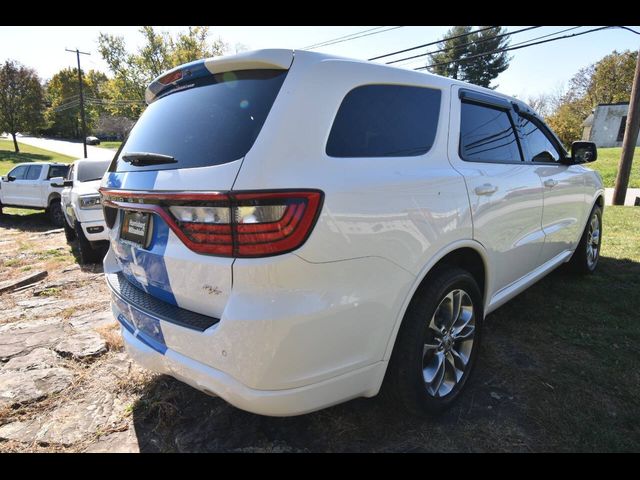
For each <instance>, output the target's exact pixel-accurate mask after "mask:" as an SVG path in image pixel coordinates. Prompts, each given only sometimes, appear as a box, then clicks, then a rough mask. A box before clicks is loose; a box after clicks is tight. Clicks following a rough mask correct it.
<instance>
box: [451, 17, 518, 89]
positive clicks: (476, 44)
mask: <svg viewBox="0 0 640 480" xmlns="http://www.w3.org/2000/svg"><path fill="white" fill-rule="evenodd" d="M506 32H507V31H506V29H503V28H498V29H490V30H484V31H482V32H478V33H474V34H473V35H471V38H470V40H469V41H470V42H473V43H472V44H471V45H469V47H468V49H469V60H467V61H465V62H464V64H463V71H464V80H465V81H467V82H469V83H473V84H475V85H480V86H481V87H487V88H488V87H489V85H490V84H491V81H492V80H493V79H494V78H496V77H497V76H498V75H500V74H501V73H502V72H504V71H505V70H506V69H507V68H509V62H510V61H511V58H510V57H509V55H508V53H507V52H501V51H500V50H502V49H503V48H505V47H507V46H508V45H509V37H508V36H505V37H500V38H496V37H498V36H499V35H502V34H504V33H506ZM474 57H475V58H474ZM497 86H498V85H494V86H493V87H491V88H496V87H497Z"/></svg>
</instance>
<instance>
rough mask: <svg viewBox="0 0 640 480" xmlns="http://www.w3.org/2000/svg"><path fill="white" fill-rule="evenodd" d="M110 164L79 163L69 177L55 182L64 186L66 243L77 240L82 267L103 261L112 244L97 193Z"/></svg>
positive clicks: (76, 162)
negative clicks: (109, 245)
mask: <svg viewBox="0 0 640 480" xmlns="http://www.w3.org/2000/svg"><path fill="white" fill-rule="evenodd" d="M109 163H111V162H110V160H91V159H80V160H76V161H75V162H73V164H72V165H71V168H69V171H68V173H67V176H66V178H64V179H63V178H58V179H56V181H57V182H58V183H62V184H63V185H64V190H62V210H63V212H64V217H65V224H64V233H65V236H66V238H67V241H69V242H70V241H73V240H76V239H77V240H78V254H79V261H80V263H81V264H86V263H95V262H101V261H102V258H103V257H104V253H105V250H106V247H107V246H108V244H109V236H108V234H107V228H106V225H105V222H104V216H103V215H102V205H101V204H100V193H99V192H98V188H99V187H100V181H101V180H102V176H103V175H104V173H105V172H106V171H107V167H109Z"/></svg>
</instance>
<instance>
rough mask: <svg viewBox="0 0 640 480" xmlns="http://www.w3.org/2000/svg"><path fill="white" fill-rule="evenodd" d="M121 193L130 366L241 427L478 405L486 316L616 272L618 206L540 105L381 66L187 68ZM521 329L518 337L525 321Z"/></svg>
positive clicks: (584, 147)
mask: <svg viewBox="0 0 640 480" xmlns="http://www.w3.org/2000/svg"><path fill="white" fill-rule="evenodd" d="M146 100H147V102H148V104H149V106H148V108H147V109H146V110H145V112H144V113H143V114H142V116H141V118H140V120H139V121H138V123H137V124H136V125H135V127H134V128H133V130H132V131H131V133H130V135H129V137H128V139H127V140H126V143H125V144H124V145H123V146H122V148H121V150H120V151H119V153H118V154H117V155H116V157H115V158H114V161H113V163H112V164H111V166H110V168H109V171H108V173H107V174H106V175H105V177H104V179H103V182H102V187H101V193H102V198H103V208H104V213H105V218H106V222H107V226H108V227H109V229H110V230H109V231H110V249H109V252H108V253H107V256H106V257H105V260H104V268H105V273H106V277H107V282H108V284H109V287H110V289H111V292H112V300H113V302H112V308H113V312H114V315H115V317H116V318H117V319H118V321H119V322H120V323H121V326H122V328H121V331H122V335H123V337H124V341H125V345H126V349H127V351H128V352H129V354H130V355H131V356H132V357H133V358H134V359H135V360H137V361H138V362H139V363H140V364H141V365H143V366H145V367H147V368H149V369H151V370H154V371H157V372H163V373H166V374H168V375H172V376H174V377H175V378H177V379H180V380H182V381H183V382H186V383H188V384H189V385H191V386H193V387H195V388H197V389H200V390H202V391H204V392H207V393H209V394H213V395H218V396H220V397H222V398H223V399H225V400H226V401H228V402H229V403H231V404H233V405H235V406H236V407H238V408H241V409H245V410H248V411H251V412H256V413H260V414H265V415H283V416H284V415H296V414H302V413H306V412H311V411H314V410H318V409H321V408H324V407H328V406H330V405H334V404H337V403H340V402H344V401H346V400H349V399H352V398H356V397H372V396H374V395H376V394H377V393H378V392H379V390H380V388H381V386H382V385H383V380H384V388H385V389H386V390H388V391H389V394H390V395H391V396H392V397H395V398H396V401H397V403H396V404H397V405H398V406H404V407H405V408H406V409H407V410H409V411H411V412H417V413H426V412H437V411H441V410H442V409H444V408H447V407H448V406H449V405H450V404H451V403H452V402H453V401H454V400H455V399H456V398H458V396H459V395H460V393H461V392H462V391H463V388H464V386H465V384H466V382H467V380H468V379H469V375H470V374H471V372H472V369H473V366H474V364H475V360H476V356H477V354H478V349H479V343H480V339H481V332H482V325H483V320H484V318H485V316H486V315H487V314H488V313H490V312H492V311H493V310H495V309H496V308H498V307H499V306H500V305H502V304H504V303H505V302H506V301H508V300H510V299H512V298H513V297H515V296H516V295H517V294H518V293H520V292H522V291H523V290H524V289H526V288H527V287H529V286H530V285H532V284H533V283H534V282H536V281H538V280H539V279H541V278H542V277H543V276H545V275H546V274H547V273H549V272H551V271H552V270H553V269H555V268H556V267H558V266H560V265H562V264H563V263H566V262H569V263H570V265H571V267H573V268H574V269H575V270H577V271H580V272H583V273H590V272H593V271H594V270H595V268H596V266H597V264H598V257H599V253H600V242H601V231H602V223H601V220H602V209H603V199H604V189H603V186H602V181H601V178H600V177H599V175H598V174H597V173H595V172H593V171H592V170H589V169H588V168H585V166H584V165H583V163H585V162H589V161H593V160H595V159H596V155H597V152H596V149H595V145H594V144H592V143H587V142H575V143H574V144H573V146H572V148H571V153H570V154H569V153H568V152H566V151H565V149H564V147H563V146H562V144H561V143H560V142H559V140H558V138H557V137H556V136H555V135H554V134H553V132H552V131H551V130H550V129H549V128H548V127H547V126H546V125H545V123H544V122H543V121H542V119H540V117H539V116H538V115H536V114H535V113H534V112H533V111H532V110H531V109H530V108H529V107H528V106H527V105H525V104H524V103H522V102H521V101H519V100H517V99H515V98H511V97H508V96H506V95H502V94H499V93H497V92H494V91H492V90H489V89H485V88H481V87H477V86H474V85H469V84H466V83H464V82H460V81H456V80H452V79H448V78H443V77H439V76H436V75H431V74H425V73H418V72H415V71H409V70H405V69H400V68H393V67H390V66H384V65H380V64H375V63H370V62H365V61H359V60H350V59H345V58H338V57H333V56H330V55H324V54H319V53H312V52H305V51H296V52H295V53H294V52H292V51H290V50H261V51H256V52H246V53H241V54H238V55H234V56H229V57H222V58H215V59H208V60H201V61H196V62H192V63H189V64H186V65H182V66H179V67H177V68H175V69H173V70H171V71H169V72H167V73H166V74H164V75H162V76H161V77H159V78H158V79H156V80H155V81H154V82H153V83H151V85H150V86H149V88H148V89H147V92H146ZM520 320H522V319H517V318H516V319H514V321H520Z"/></svg>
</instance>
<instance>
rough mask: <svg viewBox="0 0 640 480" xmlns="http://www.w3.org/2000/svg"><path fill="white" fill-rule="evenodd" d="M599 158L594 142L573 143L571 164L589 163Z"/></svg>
mask: <svg viewBox="0 0 640 480" xmlns="http://www.w3.org/2000/svg"><path fill="white" fill-rule="evenodd" d="M597 158H598V149H597V148H596V144H595V143H593V142H573V143H572V144H571V162H572V163H574V164H575V163H589V162H594V161H595V160H596V159H597Z"/></svg>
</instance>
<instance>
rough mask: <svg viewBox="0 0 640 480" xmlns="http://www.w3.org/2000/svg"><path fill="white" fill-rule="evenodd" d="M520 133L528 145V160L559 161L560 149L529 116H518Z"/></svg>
mask: <svg viewBox="0 0 640 480" xmlns="http://www.w3.org/2000/svg"><path fill="white" fill-rule="evenodd" d="M518 124H519V125H520V134H521V135H522V138H523V140H524V142H525V143H526V145H527V150H528V160H530V161H532V162H557V161H558V160H559V159H560V154H559V153H558V150H557V149H556V147H555V146H554V144H553V143H551V140H549V138H548V137H547V136H546V135H545V134H544V132H543V131H542V130H540V128H538V126H537V125H536V124H535V123H534V122H533V121H532V120H530V119H529V118H526V117H523V116H518Z"/></svg>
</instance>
